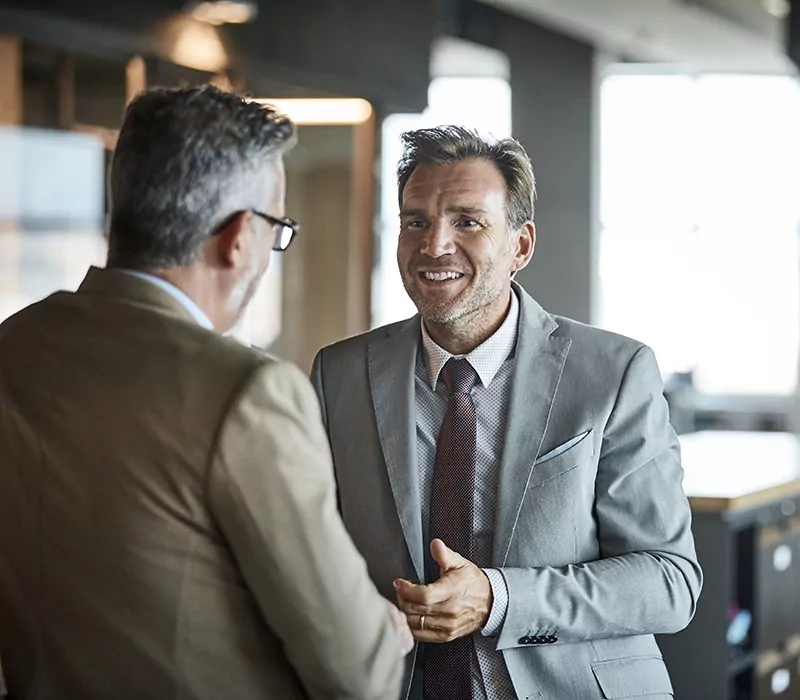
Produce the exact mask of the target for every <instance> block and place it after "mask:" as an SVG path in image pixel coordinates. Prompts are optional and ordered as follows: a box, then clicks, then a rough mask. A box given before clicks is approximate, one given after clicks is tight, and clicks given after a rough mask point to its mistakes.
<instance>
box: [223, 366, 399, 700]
mask: <svg viewBox="0 0 800 700" xmlns="http://www.w3.org/2000/svg"><path fill="white" fill-rule="evenodd" d="M209 494H210V499H211V506H212V510H213V513H214V516H215V518H216V520H217V522H218V524H219V526H220V528H221V530H222V532H223V533H224V536H225V538H226V539H227V541H228V543H229V545H230V547H231V549H232V550H233V554H234V556H235V558H236V560H237V562H238V564H239V566H240V568H241V571H242V574H243V576H244V579H245V581H246V583H247V585H248V586H249V588H250V589H251V591H252V593H253V596H254V597H255V600H256V601H257V603H258V606H259V608H260V610H261V612H262V614H263V616H264V619H265V621H266V624H267V625H268V626H269V627H270V628H271V629H272V631H273V632H274V633H275V634H276V635H277V636H278V638H279V639H280V640H281V642H282V643H283V647H284V650H285V652H286V655H287V657H288V660H289V662H290V663H291V665H292V666H293V667H294V670H295V672H296V673H297V676H298V678H299V679H300V681H301V683H302V684H303V686H304V688H305V690H306V692H307V693H308V695H309V697H310V698H313V699H315V700H316V699H320V700H321V699H323V698H325V699H327V698H336V699H337V700H344V699H353V700H356V699H358V700H361V699H364V700H367V699H370V700H371V699H376V700H377V699H378V698H380V699H381V700H384V699H393V698H397V697H398V696H399V692H400V682H401V674H402V671H403V659H402V655H401V651H400V647H399V642H398V639H397V635H396V632H395V629H394V625H393V623H392V621H391V618H390V614H389V608H388V603H387V601H386V600H385V599H384V598H382V597H381V596H380V594H379V593H378V591H377V590H376V588H375V586H374V585H373V584H372V582H371V581H370V579H369V578H368V575H367V569H366V565H365V563H364V561H363V559H362V558H361V556H360V555H359V553H358V552H357V551H356V548H355V546H354V545H353V543H352V541H351V540H350V538H349V536H348V535H347V533H346V532H345V529H344V525H343V523H342V521H341V519H340V518H339V515H338V513H337V510H336V492H335V485H334V479H333V468H332V465H331V456H330V451H329V447H328V443H327V439H326V437H325V432H324V430H323V427H322V424H321V422H320V412H319V408H318V404H317V400H316V398H315V396H314V392H313V391H312V388H311V386H310V384H309V382H308V380H307V379H306V378H305V377H304V376H303V375H302V373H301V372H300V370H299V369H296V368H295V367H294V366H292V365H289V364H287V363H281V362H275V361H270V362H268V363H266V364H264V365H263V366H262V367H261V368H260V369H258V370H257V371H256V372H255V374H254V376H253V377H251V379H250V381H249V382H248V384H247V386H246V387H245V388H244V390H243V392H242V393H241V395H240V396H239V398H238V399H237V400H236V401H235V403H234V405H233V406H232V408H231V410H230V411H229V413H228V415H227V418H226V420H225V421H224V424H223V426H222V429H221V434H220V437H219V441H218V447H217V450H216V453H215V455H214V457H213V462H212V465H211V469H210V474H209Z"/></svg>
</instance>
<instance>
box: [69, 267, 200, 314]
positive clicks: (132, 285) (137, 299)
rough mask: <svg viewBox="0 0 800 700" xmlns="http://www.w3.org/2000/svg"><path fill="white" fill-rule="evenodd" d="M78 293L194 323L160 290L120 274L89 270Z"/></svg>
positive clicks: (136, 278)
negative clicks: (115, 300) (148, 309)
mask: <svg viewBox="0 0 800 700" xmlns="http://www.w3.org/2000/svg"><path fill="white" fill-rule="evenodd" d="M78 293H79V294H97V295H100V296H105V297H112V298H117V299H120V300H122V301H125V302H127V303H130V304H135V305H139V306H145V307H150V308H151V309H152V310H154V311H158V312H159V313H164V314H168V315H170V316H176V317H178V318H180V319H182V320H184V321H189V322H190V323H197V321H195V319H194V318H193V317H192V314H191V313H190V312H189V311H188V310H187V309H186V307H185V306H183V305H182V304H181V303H180V302H179V301H178V300H177V299H175V298H174V297H172V296H170V295H169V294H167V292H165V291H164V290H163V289H159V288H158V287H156V286H155V285H154V284H150V282H148V281H147V280H143V279H141V278H139V277H134V276H133V275H128V274H125V273H124V272H122V271H120V270H108V269H106V270H102V269H100V268H98V267H91V268H89V271H88V272H87V273H86V277H85V278H84V280H83V282H81V285H80V287H79V288H78Z"/></svg>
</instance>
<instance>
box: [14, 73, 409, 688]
mask: <svg viewBox="0 0 800 700" xmlns="http://www.w3.org/2000/svg"><path fill="white" fill-rule="evenodd" d="M294 132H295V130H294V125H293V124H292V123H291V121H290V120H289V119H288V118H286V117H285V116H283V115H281V114H279V113H277V112H275V111H274V110H273V109H271V108H266V107H262V106H260V105H257V104H255V103H252V102H248V101H245V100H242V99H241V98H239V97H237V96H235V95H231V94H226V93H222V92H220V91H218V90H216V89H213V88H209V87H205V88H203V87H201V88H186V89H181V90H153V91H149V92H146V93H143V94H142V95H140V96H139V97H138V98H137V99H136V100H134V101H133V102H132V103H131V105H130V106H129V107H128V110H127V114H126V117H125V122H124V124H123V126H122V130H121V132H120V136H119V141H118V144H117V148H116V151H115V154H114V160H113V163H112V166H111V173H110V176H109V183H110V188H111V230H110V240H109V256H108V265H107V268H106V269H103V270H100V269H92V270H90V271H89V273H88V274H87V276H86V279H85V280H84V282H83V283H82V284H81V286H80V288H79V289H78V291H77V292H75V293H72V292H59V293H56V294H54V295H52V296H50V297H49V298H47V299H45V300H43V301H42V302H40V303H38V304H34V305H33V306H31V307H29V308H27V309H25V310H24V311H22V312H20V313H19V314H17V315H16V316H14V317H12V318H10V319H9V320H7V321H6V322H4V323H3V324H2V325H0V397H2V398H0V484H2V487H0V657H2V663H3V670H4V672H5V675H6V680H7V684H8V692H9V694H10V695H11V696H13V698H14V699H15V700H44V699H47V698H58V700H111V699H112V698H113V699H114V700H144V699H147V700H162V699H163V700H174V699H175V698H183V699H184V700H219V698H226V700H255V699H258V700H269V699H274V700H301V699H303V700H308V699H309V698H313V699H315V700H329V699H331V700H332V699H333V698H336V699H337V700H344V699H345V698H347V699H350V700H394V699H395V698H396V697H397V695H398V692H399V689H400V683H401V680H402V669H403V659H402V649H401V641H403V640H402V637H403V636H406V637H407V644H406V646H407V648H408V649H410V648H411V646H412V645H413V641H412V640H411V634H410V632H408V627H407V623H406V619H405V617H404V616H403V615H402V613H400V611H399V610H397V608H396V607H395V606H394V603H393V602H391V603H390V602H389V600H387V599H386V597H382V596H381V595H380V594H379V593H378V591H377V590H376V588H375V586H374V585H373V583H372V582H371V581H370V580H369V577H368V576H367V571H366V566H365V564H364V561H363V558H362V557H361V556H360V555H359V553H358V552H357V551H356V548H355V547H354V546H353V543H352V541H351V540H350V538H349V537H348V536H347V533H346V531H345V528H344V526H343V524H342V521H341V519H340V517H339V514H338V512H337V509H336V488H335V482H334V478H333V468H332V465H331V457H330V449H329V447H328V444H327V441H326V439H325V432H324V430H323V426H322V422H321V420H320V412H319V404H318V403H317V400H316V396H315V395H314V391H313V389H312V387H311V385H310V383H309V381H308V379H307V378H306V377H304V376H303V374H302V372H300V370H298V369H297V368H296V367H294V366H293V365H290V364H289V363H287V362H282V361H280V360H277V359H276V358H273V357H269V356H267V355H266V354H264V353H263V352H261V351H259V350H256V349H253V348H250V347H246V346H244V345H242V344H240V343H238V342H236V341H235V340H234V339H232V338H227V337H224V336H223V333H224V332H226V331H227V330H228V329H230V328H231V327H232V326H233V325H234V323H235V322H236V320H237V318H239V317H240V315H241V313H242V312H243V311H244V309H245V307H246V306H247V304H248V302H249V300H250V299H251V298H252V296H253V293H254V292H255V290H256V288H257V286H258V283H259V281H260V279H261V277H262V276H263V274H264V271H265V270H266V268H267V265H268V264H269V261H270V259H271V257H272V256H274V255H276V254H279V251H284V250H286V248H287V247H288V245H289V243H290V242H291V240H292V237H293V236H294V234H295V233H296V231H297V224H296V223H294V222H293V221H291V220H289V219H286V218H285V217H284V210H283V209H284V182H285V179H284V171H283V153H284V152H285V151H286V150H287V148H289V147H290V146H291V144H292V142H293V140H294ZM348 596H355V597H356V598H357V599H358V605H357V606H356V607H355V608H354V607H353V606H351V605H349V604H348V602H347V598H348ZM391 600H392V601H394V596H391ZM404 627H405V632H406V634H405V635H403V630H404ZM398 632H399V633H400V637H401V639H399V638H398ZM404 644H405V642H404Z"/></svg>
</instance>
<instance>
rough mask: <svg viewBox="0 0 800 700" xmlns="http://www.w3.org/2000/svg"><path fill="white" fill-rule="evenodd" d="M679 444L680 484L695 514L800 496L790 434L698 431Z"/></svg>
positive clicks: (795, 446) (796, 446)
mask: <svg viewBox="0 0 800 700" xmlns="http://www.w3.org/2000/svg"><path fill="white" fill-rule="evenodd" d="M680 443H681V451H682V461H683V468H684V471H685V473H686V475H685V478H684V482H683V486H684V490H685V491H686V495H687V496H688V497H689V503H690V504H691V506H692V510H693V511H695V512H720V511H732V510H742V509H747V508H753V507H757V506H759V505H762V504H765V503H769V502H771V501H776V500H778V499H781V498H791V497H794V496H797V495H798V494H800V440H798V438H797V437H796V436H795V435H792V434H790V433H759V432H733V431H704V432H699V433H690V434H688V435H682V436H681V437H680ZM787 515H789V514H788V513H787Z"/></svg>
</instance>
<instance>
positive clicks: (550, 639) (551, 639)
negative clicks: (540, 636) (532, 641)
mask: <svg viewBox="0 0 800 700" xmlns="http://www.w3.org/2000/svg"><path fill="white" fill-rule="evenodd" d="M557 641H558V637H556V636H555V635H554V634H548V635H547V643H548V644H555V643H556V642H557Z"/></svg>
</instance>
